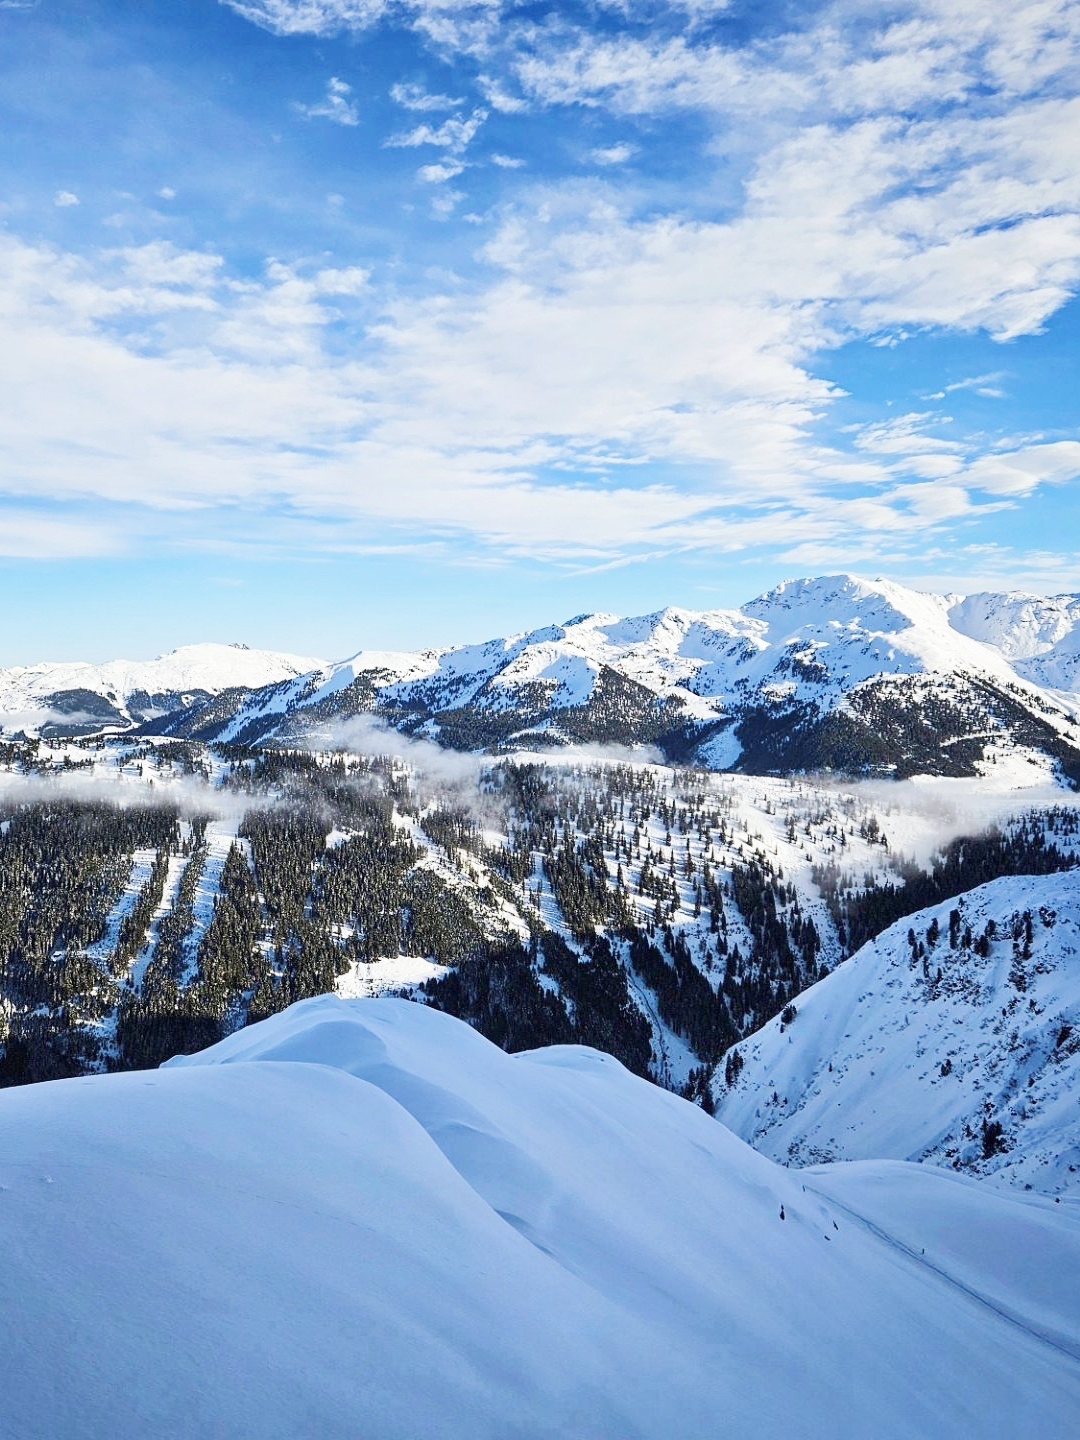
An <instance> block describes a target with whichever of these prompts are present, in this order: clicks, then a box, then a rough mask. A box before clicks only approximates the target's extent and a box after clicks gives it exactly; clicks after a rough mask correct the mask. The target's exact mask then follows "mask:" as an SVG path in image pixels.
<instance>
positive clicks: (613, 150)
mask: <svg viewBox="0 0 1080 1440" xmlns="http://www.w3.org/2000/svg"><path fill="white" fill-rule="evenodd" d="M589 154H590V157H591V158H592V159H593V160H594V161H595V162H596V164H597V165H625V164H626V162H627V161H628V160H632V159H633V158H634V156H635V155H636V154H637V146H636V145H628V144H627V143H626V142H625V141H623V142H621V143H620V144H618V145H600V146H598V147H597V148H596V149H595V150H590V152H589Z"/></svg>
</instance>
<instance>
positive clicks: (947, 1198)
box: [0, 997, 1080, 1440]
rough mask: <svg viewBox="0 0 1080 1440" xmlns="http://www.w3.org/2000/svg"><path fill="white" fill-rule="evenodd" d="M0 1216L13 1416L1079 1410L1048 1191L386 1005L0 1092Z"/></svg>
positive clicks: (469, 1421) (110, 1425)
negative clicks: (823, 1166)
mask: <svg viewBox="0 0 1080 1440" xmlns="http://www.w3.org/2000/svg"><path fill="white" fill-rule="evenodd" d="M781 1206H782V1207H783V1214H784V1218H783V1219H781ZM0 1217H2V1223H3V1226H4V1235H5V1242H6V1243H5V1245H4V1246H3V1247H2V1249H0V1298H2V1300H3V1302H4V1304H5V1306H6V1309H7V1313H8V1314H9V1315H11V1314H17V1315H18V1323H17V1324H14V1325H11V1326H9V1327H8V1330H7V1334H6V1339H5V1345H4V1349H3V1352H2V1355H0V1384H2V1386H3V1393H4V1425H5V1427H6V1428H7V1430H8V1432H9V1433H11V1434H13V1435H18V1436H20V1437H21V1440H36V1437H41V1440H44V1437H49V1440H52V1437H55V1436H58V1435H64V1436H78V1437H80V1440H98V1437H101V1440H105V1437H108V1440H143V1437H145V1436H147V1435H214V1436H215V1437H220V1440H232V1437H237V1440H238V1437H241V1436H244V1437H247V1436H253V1435H258V1436H259V1437H260V1440H286V1437H288V1440H295V1437H297V1436H301V1435H312V1436H315V1435H317V1436H319V1437H320V1440H338V1437H341V1440H345V1437H348V1440H355V1437H356V1436H358V1435H365V1436H377V1437H379V1440H416V1437H418V1436H424V1437H429V1436H431V1437H435V1436H438V1437H441V1440H455V1437H461V1440H466V1437H467V1440H484V1437H491V1440H508V1437H515V1440H526V1437H528V1440H531V1437H551V1440H555V1437H560V1440H562V1437H567V1436H573V1437H575V1440H577V1437H583V1440H613V1437H619V1440H624V1437H625V1440H632V1437H655V1440H671V1437H675V1436H678V1437H679V1440H698V1437H700V1440H715V1437H716V1436H717V1435H720V1434H729V1433H730V1434H737V1435H740V1436H745V1437H748V1440H775V1437H780V1436H783V1437H800V1440H836V1437H838V1436H852V1437H854V1436H859V1437H863V1436H866V1437H870V1436H873V1437H874V1440H901V1437H902V1440H911V1437H913V1436H918V1437H920V1440H938V1437H940V1440H946V1437H947V1440H1022V1437H1023V1440H1026V1437H1028V1436H1031V1435H1035V1434H1038V1435H1040V1436H1042V1437H1046V1440H1065V1437H1071V1436H1072V1435H1073V1434H1074V1433H1075V1417H1076V1414H1077V1413H1078V1407H1080V1360H1078V1358H1077V1356H1078V1355H1080V1300H1078V1295H1080V1287H1077V1286H1076V1285H1075V1284H1067V1283H1065V1278H1064V1277H1075V1276H1076V1275H1077V1274H1078V1273H1080V1225H1078V1221H1077V1215H1076V1213H1075V1210H1074V1209H1072V1208H1070V1207H1068V1206H1055V1205H1054V1204H1053V1203H1052V1202H1048V1201H1046V1200H1042V1199H1038V1198H1033V1197H1020V1198H1014V1197H1012V1196H1009V1195H1004V1194H1000V1193H996V1192H994V1191H993V1190H989V1189H986V1188H983V1187H981V1186H979V1185H978V1184H976V1183H974V1182H970V1181H964V1180H957V1179H954V1178H951V1177H948V1176H944V1175H937V1174H935V1173H934V1172H933V1171H929V1170H927V1171H918V1172H915V1174H914V1175H913V1174H912V1172H911V1170H910V1167H904V1166H900V1167H897V1166H889V1165H885V1166H880V1165H879V1166H876V1167H866V1168H863V1169H862V1170H859V1171H857V1172H855V1173H852V1172H850V1171H846V1170H844V1169H840V1170H835V1169H834V1170H829V1171H826V1172H821V1171H813V1172H809V1173H789V1172H787V1171H785V1170H783V1169H782V1168H781V1167H779V1166H777V1165H775V1164H773V1163H772V1162H771V1161H769V1160H767V1159H765V1158H764V1157H763V1156H761V1155H758V1154H756V1153H755V1152H754V1151H752V1150H750V1149H749V1148H748V1147H747V1146H746V1145H744V1144H743V1143H742V1142H741V1141H740V1140H738V1139H737V1138H736V1137H735V1136H734V1135H732V1134H731V1133H730V1132H729V1131H727V1130H725V1129H724V1127H722V1126H720V1125H717V1124H716V1123H715V1122H714V1121H712V1120H710V1119H709V1118H708V1117H707V1116H705V1115H704V1114H703V1113H702V1112H701V1111H700V1110H698V1109H696V1108H695V1107H693V1106H691V1105H689V1104H687V1103H685V1102H683V1101H681V1100H679V1099H677V1098H676V1097H674V1096H672V1095H669V1094H667V1093H665V1092H663V1091H661V1090H659V1089H657V1088H656V1087H654V1086H651V1085H649V1084H648V1083H646V1082H644V1081H641V1080H638V1079H636V1078H634V1077H633V1076H631V1075H629V1074H628V1073H627V1072H626V1071H625V1070H623V1069H622V1067H621V1066H619V1065H618V1064H617V1062H615V1061H614V1060H612V1059H610V1058H609V1057H607V1056H603V1055H600V1054H598V1053H597V1052H594V1051H589V1050H584V1049H580V1048H577V1047H556V1048H553V1049H550V1050H544V1051H535V1052H530V1053H526V1054H522V1055H517V1056H507V1055H505V1054H503V1053H502V1052H501V1051H499V1050H497V1049H495V1047H493V1046H492V1045H490V1044H489V1043H488V1042H487V1041H485V1040H484V1039H482V1038H481V1037H480V1036H479V1035H477V1034H476V1033H475V1032H473V1031H471V1030H469V1029H468V1028H467V1027H466V1026H464V1025H462V1024H461V1023H460V1022H458V1021H456V1020H453V1019H451V1018H450V1017H448V1016H445V1015H442V1014H439V1013H437V1012H434V1011H431V1010H428V1009H426V1008H425V1007H422V1006H417V1005H411V1004H409V1003H408V1002H405V1001H394V1000H375V1001H353V1002H344V1001H341V1000H337V999H334V998H332V997H323V998H321V999H317V1000H311V1001H305V1002H303V1003H302V1004H300V1005H297V1006H294V1007H293V1008H292V1009H291V1010H289V1011H287V1012H285V1013H284V1014H282V1015H279V1016H276V1017H274V1018H273V1019H271V1020H269V1021H267V1022H265V1023H264V1024H262V1025H259V1026H255V1027H251V1028H249V1029H247V1030H243V1031H240V1032H238V1033H236V1034H235V1035H233V1036H231V1037H230V1038H229V1039H228V1040H226V1041H224V1042H222V1043H221V1044H220V1045H218V1046H216V1047H214V1049H212V1050H210V1051H208V1052H206V1053H204V1054H203V1055H201V1056H194V1057H187V1058H184V1059H182V1060H178V1061H175V1062H172V1063H171V1064H170V1065H169V1066H168V1067H167V1068H165V1069H164V1070H161V1071H158V1072H154V1073H141V1074H127V1075H113V1076H101V1077H94V1078H91V1079H87V1080H76V1081H59V1082H54V1083H52V1084H45V1085H36V1086H28V1087H24V1088H21V1089H17V1090H9V1091H5V1092H4V1093H3V1094H0ZM976 1233H981V1234H983V1235H984V1236H985V1237H986V1238H987V1239H988V1241H989V1242H990V1247H992V1251H993V1253H991V1248H990V1247H988V1248H980V1247H978V1246H977V1245H976V1244H975V1243H974V1242H973V1240H972V1239H971V1237H972V1236H974V1235H975V1234H976ZM923 1250H925V1252H926V1253H925V1255H923V1253H922V1251H923ZM1008 1256H1011V1257H1012V1260H1011V1261H1008V1260H1007V1258H1004V1257H1008ZM58 1356H62V1357H63V1363H62V1365H58V1361H57V1357H58Z"/></svg>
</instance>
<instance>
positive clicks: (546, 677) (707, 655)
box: [156, 575, 1080, 775]
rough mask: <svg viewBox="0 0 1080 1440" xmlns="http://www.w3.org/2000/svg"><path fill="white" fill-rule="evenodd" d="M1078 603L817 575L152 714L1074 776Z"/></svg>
mask: <svg viewBox="0 0 1080 1440" xmlns="http://www.w3.org/2000/svg"><path fill="white" fill-rule="evenodd" d="M992 602H1000V603H999V604H995V603H992ZM1078 618H1080V601H1078V600H1076V599H1075V597H1058V598H1057V599H1056V600H1052V601H1043V600H1040V599H1038V598H1037V597H1035V598H1033V597H1018V596H998V597H988V596H974V597H971V598H970V599H968V600H964V599H962V598H961V597H957V596H942V595H928V594H924V593H921V592H918V591H914V590H909V589H906V588H905V587H903V586H901V585H896V584H894V583H892V582H890V581H887V580H875V581H869V580H862V579H859V578H857V577H854V576H850V575H840V576H826V577H823V578H819V579H807V580H796V581H791V582H788V583H785V584H783V585H780V586H778V587H777V588H776V589H775V590H772V591H770V592H769V593H768V594H766V595H763V596H761V597H760V598H759V599H757V600H754V601H752V602H751V603H750V604H748V605H746V606H745V607H744V608H743V609H742V610H712V611H703V612H700V613H699V612H694V611H689V610H679V609H668V610H663V611H659V612H657V613H655V614H652V615H644V616H638V617H634V618H629V619H620V618H619V617H617V616H613V615H605V614H597V615H582V616H577V617H575V618H574V619H573V620H570V621H567V622H566V623H565V624H562V625H548V626H546V627H544V628H543V629H540V630H533V631H529V632H527V633H523V634H519V635H513V636H509V637H506V638H502V639H496V640H491V641H488V642H487V643H486V644H482V645H468V646H461V647H453V648H450V649H445V650H428V651H423V652H418V653H415V654H412V653H410V654H401V653H394V652H382V651H379V652H374V651H361V652H360V653H359V654H357V655H354V656H353V657H351V658H350V659H349V660H346V661H343V662H340V663H338V664H334V665H326V666H322V667H320V668H319V669H317V670H315V671H314V672H312V673H311V674H310V675H306V676H304V677H301V678H299V679H296V680H292V681H288V682H285V683H283V684H279V685H276V686H272V687H269V688H267V689H265V690H263V691H261V692H259V693H257V694H254V695H250V696H247V697H245V698H244V699H243V700H242V702H240V703H237V704H236V705H235V706H234V707H233V710H232V713H231V714H229V715H228V716H227V717H226V716H224V714H223V710H222V707H221V706H220V705H212V706H210V707H206V708H205V709H204V710H202V711H200V710H199V709H198V708H195V709H193V710H191V711H188V712H186V713H184V714H182V715H177V716H172V717H166V718H165V719H164V720H162V721H161V722H159V723H158V725H157V727H156V728H158V729H159V730H160V731H162V732H164V733H172V734H186V735H194V736H198V737H200V738H204V739H208V738H213V739H228V740H243V741H248V742H252V741H261V740H265V739H268V738H269V739H278V740H287V739H290V738H295V737H296V736H298V735H300V734H310V733H311V732H312V731H314V732H316V733H323V734H326V733H328V732H332V730H333V728H334V726H335V725H338V724H340V722H341V721H342V720H344V719H348V718H349V717H351V716H354V715H357V714H360V713H364V712H369V711H373V712H375V713H376V714H377V715H379V716H380V717H381V718H383V719H384V720H386V721H387V722H388V723H390V724H391V725H393V726H395V727H397V728H399V729H402V730H405V731H407V732H409V733H413V734H415V733H420V734H423V735H426V736H429V737H431V738H433V739H436V740H438V741H439V742H440V743H442V744H445V745H449V746H452V747H454V748H458V749H488V750H506V749H522V748H537V747H544V746H552V745H555V746H557V745H562V744H567V743H596V742H601V743H604V742H608V743H610V742H616V743H622V744H643V743H644V744H653V745H658V746H659V747H660V748H661V749H662V750H663V751H664V752H665V753H666V754H667V755H668V756H669V757H670V758H673V759H681V760H692V761H694V762H695V763H698V764H704V765H707V766H709V767H710V768H716V769H725V768H729V767H731V766H734V765H738V766H739V767H740V768H743V769H748V770H753V771H757V772H764V771H790V770H807V769H826V768H827V769H835V770H843V771H853V772H874V773H887V774H911V773H927V772H929V773H936V774H975V773H978V772H979V768H980V766H984V765H985V764H989V763H992V761H993V759H995V758H1000V757H1001V756H1002V754H1004V753H1012V752H1016V751H1018V750H1020V751H1023V752H1025V753H1036V754H1042V755H1044V756H1047V757H1049V760H1050V762H1051V763H1053V764H1056V765H1058V766H1061V767H1063V768H1064V770H1065V771H1066V772H1067V773H1069V774H1070V775H1080V729H1078V727H1077V723H1076V722H1077V717H1078V716H1080V694H1076V693H1071V694H1070V693H1065V692H1067V691H1069V687H1070V686H1075V685H1076V684H1077V683H1078V681H1077V677H1078V675H1080V668H1077V667H1074V668H1073V669H1070V661H1069V658H1068V657H1069V655H1070V653H1071V652H1070V649H1069V647H1070V645H1072V646H1076V645H1078V644H1080V638H1078V637H1080V628H1078V627H1077V624H1076V622H1077V619H1078ZM1077 664H1078V665H1080V662H1077Z"/></svg>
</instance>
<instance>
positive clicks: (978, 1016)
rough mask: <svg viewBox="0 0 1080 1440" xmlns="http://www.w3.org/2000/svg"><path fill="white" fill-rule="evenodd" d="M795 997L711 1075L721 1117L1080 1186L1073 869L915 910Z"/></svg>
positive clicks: (800, 1139) (833, 1151) (849, 1155)
mask: <svg viewBox="0 0 1080 1440" xmlns="http://www.w3.org/2000/svg"><path fill="white" fill-rule="evenodd" d="M795 1009H796V1011H797V1013H796V1015H795V1017H794V1019H789V1020H788V1022H787V1023H785V1020H784V1018H783V1017H782V1016H778V1017H776V1018H775V1019H774V1020H772V1021H770V1023H769V1024H768V1025H766V1026H765V1027H764V1028H763V1029H762V1030H760V1031H759V1032H758V1033H757V1034H755V1035H753V1036H751V1037H750V1038H749V1039H748V1040H746V1041H744V1042H743V1043H742V1044H741V1045H739V1046H738V1047H737V1053H738V1055H739V1057H740V1058H741V1060H742V1062H743V1063H742V1066H741V1068H739V1067H738V1064H737V1063H736V1064H735V1065H733V1063H732V1056H731V1055H729V1057H728V1062H727V1065H726V1067H720V1072H719V1074H718V1077H717V1085H716V1094H717V1100H718V1107H717V1113H718V1115H719V1116H720V1118H721V1119H722V1120H723V1121H724V1123H725V1124H727V1125H730V1126H731V1127H732V1129H733V1130H735V1131H736V1132H737V1133H738V1134H739V1135H741V1136H743V1138H744V1139H746V1140H748V1141H750V1142H751V1143H752V1144H754V1145H755V1146H757V1147H758V1148H760V1149H761V1150H763V1151H764V1152H765V1153H766V1154H768V1155H771V1156H773V1157H774V1158H776V1159H781V1160H794V1161H796V1162H799V1163H802V1164H806V1163H811V1162H813V1161H816V1160H822V1159H829V1160H861V1159H871V1158H872V1159H875V1160H877V1159H884V1158H894V1159H901V1160H930V1161H933V1162H935V1163H937V1164H941V1165H950V1166H955V1167H957V1168H962V1169H965V1170H968V1171H971V1172H974V1173H979V1174H991V1175H995V1176H998V1177H1000V1178H1002V1179H1004V1180H1009V1181H1012V1182H1013V1183H1015V1184H1018V1185H1023V1186H1029V1187H1031V1186H1033V1187H1034V1188H1035V1189H1037V1190H1046V1191H1050V1192H1062V1193H1064V1192H1072V1193H1075V1194H1077V1195H1080V870H1071V871H1066V872H1064V873H1062V874H1058V875H1042V876H1010V877H1006V878H1003V879H1000V880H994V881H991V882H990V883H989V884H986V885H982V886H979V887H978V888H977V889H974V890H971V891H969V892H968V893H967V894H965V895H962V896H960V897H959V898H958V899H956V900H953V901H948V902H946V903H945V904H943V905H938V906H935V907H933V908H931V909H928V910H923V911H920V912H919V913H918V914H915V915H912V916H910V917H908V918H907V919H905V920H902V921H900V922H899V923H898V924H896V925H893V926H892V927H891V928H890V929H888V930H886V931H884V932H883V933H882V934H881V935H880V936H879V937H878V938H877V939H876V940H874V941H872V942H871V943H870V944H868V945H866V946H864V947H863V949H862V950H860V951H859V952H858V953H857V954H856V955H854V956H852V958H851V959H850V960H847V961H845V962H844V963H843V964H842V965H840V966H839V967H838V968H837V969H836V970H835V971H834V972H833V973H832V974H831V975H829V976H827V977H826V978H825V979H824V980H820V981H819V982H818V983H817V984H816V985H813V986H811V987H810V989H808V990H806V991H804V992H803V994H802V995H800V996H799V998H798V1000H797V1002H796V1005H795ZM725 1071H726V1075H727V1077H728V1079H729V1080H730V1081H731V1082H732V1083H731V1084H730V1085H729V1084H727V1083H726V1082H725V1080H724V1074H725Z"/></svg>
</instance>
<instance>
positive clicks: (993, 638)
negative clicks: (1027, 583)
mask: <svg viewBox="0 0 1080 1440" xmlns="http://www.w3.org/2000/svg"><path fill="white" fill-rule="evenodd" d="M949 620H950V623H951V624H952V625H954V626H955V627H956V629H957V630H960V631H962V632H963V633H964V634H965V635H970V636H971V637H972V639H974V640H983V641H985V642H986V643H988V644H990V645H994V646H996V647H997V649H999V650H1000V651H1001V653H1002V654H1003V655H1004V656H1005V657H1006V658H1007V659H1008V660H1011V661H1012V663H1013V664H1014V666H1015V667H1016V670H1017V672H1018V673H1019V674H1020V675H1023V676H1024V677H1025V679H1028V680H1031V681H1033V682H1034V683H1035V684H1036V685H1044V686H1046V687H1047V688H1049V689H1052V690H1065V691H1073V692H1075V691H1076V690H1078V689H1080V595H1023V594H1017V593H1011V594H1006V595H995V594H992V593H981V594H978V595H968V596H965V598H964V599H962V600H957V601H955V602H954V603H953V604H952V606H951V607H950V610H949Z"/></svg>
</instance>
